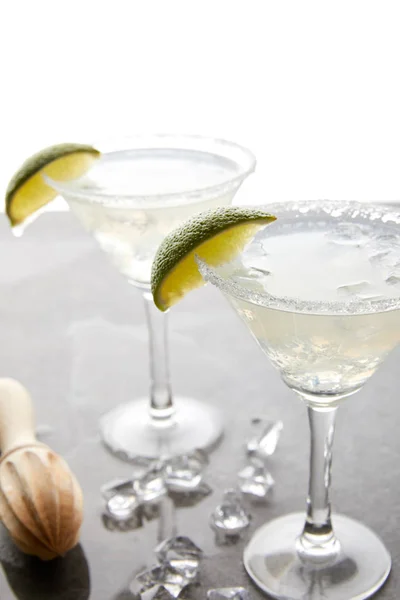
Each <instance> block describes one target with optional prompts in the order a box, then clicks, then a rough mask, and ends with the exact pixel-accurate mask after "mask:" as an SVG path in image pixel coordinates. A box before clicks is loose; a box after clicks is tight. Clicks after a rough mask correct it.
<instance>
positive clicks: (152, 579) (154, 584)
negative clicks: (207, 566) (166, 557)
mask: <svg viewBox="0 0 400 600" xmlns="http://www.w3.org/2000/svg"><path fill="white" fill-rule="evenodd" d="M189 583H190V580H188V579H187V578H186V577H185V576H184V575H183V574H182V573H181V572H180V571H178V570H177V569H174V568H173V567H170V566H169V565H157V566H155V567H152V568H151V569H149V570H148V571H144V572H143V573H139V575H137V576H136V578H135V579H134V581H133V582H132V583H131V585H130V590H131V592H132V594H134V596H135V597H136V598H138V599H139V598H140V599H141V600H154V599H157V600H161V599H162V600H166V599H171V598H178V597H179V595H180V594H181V592H182V590H183V589H184V588H185V587H186V586H188V585H189Z"/></svg>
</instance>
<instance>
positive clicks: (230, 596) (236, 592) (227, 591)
mask: <svg viewBox="0 0 400 600" xmlns="http://www.w3.org/2000/svg"><path fill="white" fill-rule="evenodd" d="M207 600H250V595H249V592H248V591H247V590H246V589H245V588H243V587H225V588H215V589H213V590H208V592H207Z"/></svg>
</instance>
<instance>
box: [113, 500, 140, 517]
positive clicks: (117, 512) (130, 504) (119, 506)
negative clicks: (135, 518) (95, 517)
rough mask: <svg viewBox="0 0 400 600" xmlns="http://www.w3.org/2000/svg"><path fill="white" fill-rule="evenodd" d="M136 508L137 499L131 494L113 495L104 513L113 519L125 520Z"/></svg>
mask: <svg viewBox="0 0 400 600" xmlns="http://www.w3.org/2000/svg"><path fill="white" fill-rule="evenodd" d="M138 506H139V503H138V501H137V498H136V496H134V495H133V494H131V495H129V496H125V495H123V494H115V495H114V496H113V497H112V498H110V499H109V500H108V501H107V504H106V511H107V513H108V514H109V515H110V516H111V517H113V518H114V519H117V520H126V519H129V518H131V517H132V515H133V513H134V512H135V510H136V509H137V508H138Z"/></svg>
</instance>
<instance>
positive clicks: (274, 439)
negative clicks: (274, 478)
mask: <svg viewBox="0 0 400 600" xmlns="http://www.w3.org/2000/svg"><path fill="white" fill-rule="evenodd" d="M253 424H257V429H258V431H257V433H256V435H254V436H253V437H252V438H251V439H250V440H249V441H248V442H247V445H246V449H247V452H248V454H250V455H257V456H260V457H262V458H264V457H268V456H272V454H274V452H275V450H276V447H277V445H278V442H279V438H280V435H281V431H282V429H283V423H282V421H264V420H262V419H259V420H258V419H257V420H254V421H253Z"/></svg>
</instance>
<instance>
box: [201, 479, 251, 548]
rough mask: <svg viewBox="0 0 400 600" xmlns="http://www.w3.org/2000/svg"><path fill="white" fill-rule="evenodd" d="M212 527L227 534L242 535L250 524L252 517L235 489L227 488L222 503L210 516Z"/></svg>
mask: <svg viewBox="0 0 400 600" xmlns="http://www.w3.org/2000/svg"><path fill="white" fill-rule="evenodd" d="M210 524H211V527H212V528H213V529H214V530H216V531H218V532H221V533H223V534H225V535H226V536H228V537H229V536H237V535H240V534H241V533H242V532H243V531H244V530H245V529H247V527H248V526H249V525H250V517H249V515H248V514H247V512H246V510H245V509H244V507H243V504H242V501H241V497H240V494H239V493H238V492H237V491H236V490H234V489H229V490H226V491H225V493H224V495H223V499H222V502H221V504H219V505H218V506H217V507H216V509H215V510H214V512H213V513H212V515H211V517H210Z"/></svg>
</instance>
